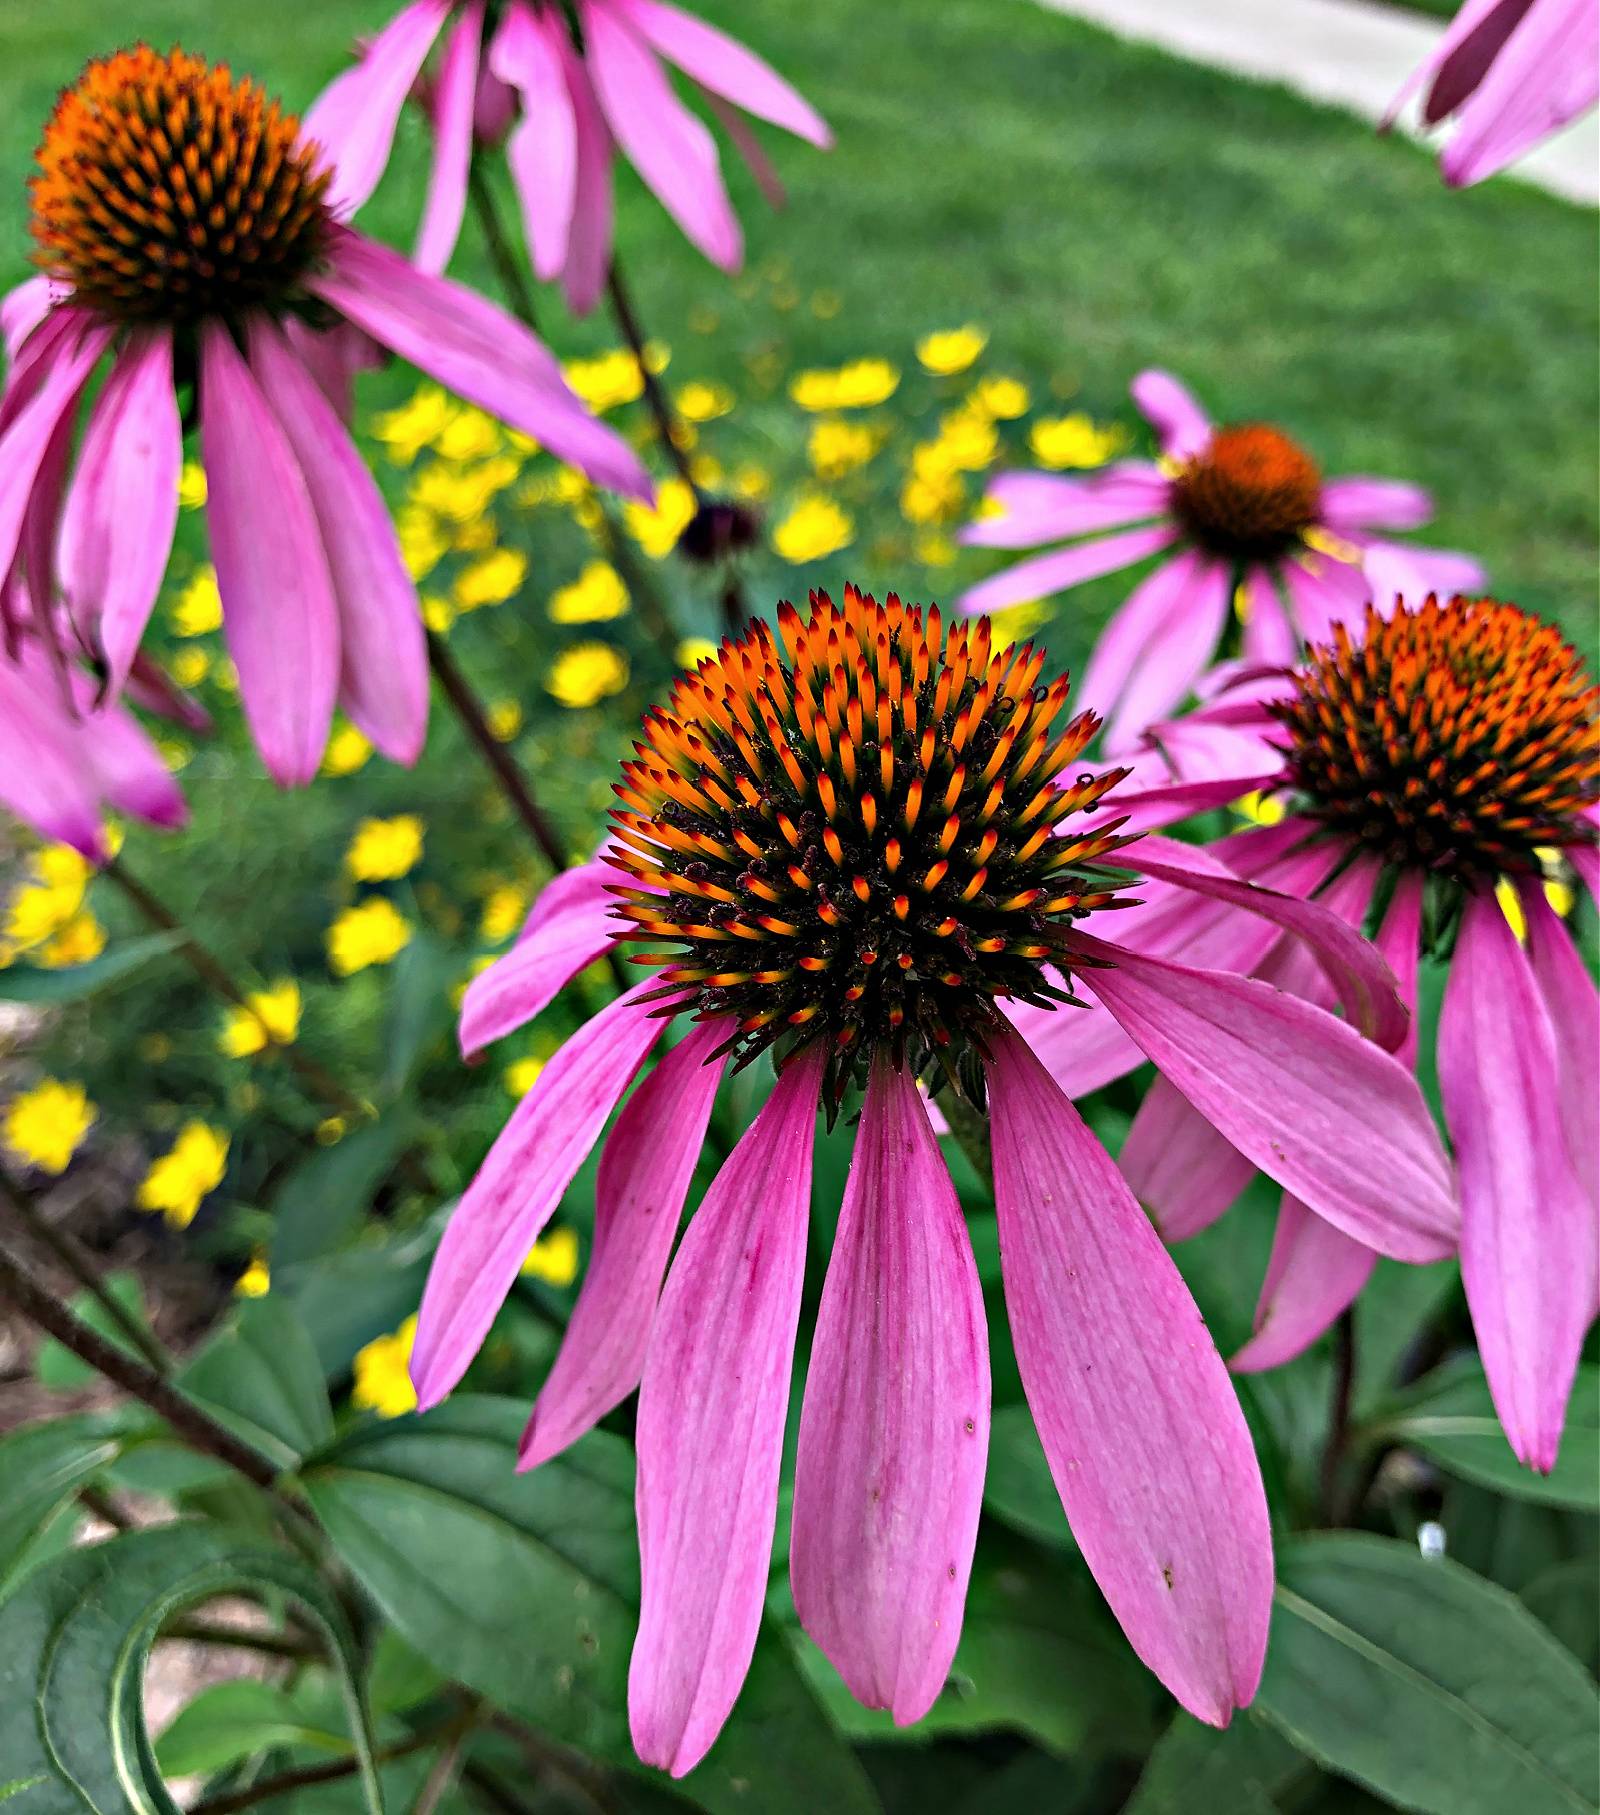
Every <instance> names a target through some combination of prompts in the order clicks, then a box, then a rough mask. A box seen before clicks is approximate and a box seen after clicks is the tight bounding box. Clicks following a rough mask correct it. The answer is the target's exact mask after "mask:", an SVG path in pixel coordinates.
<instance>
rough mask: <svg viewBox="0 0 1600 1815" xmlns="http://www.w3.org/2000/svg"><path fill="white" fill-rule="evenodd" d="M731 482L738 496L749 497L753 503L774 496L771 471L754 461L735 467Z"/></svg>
mask: <svg viewBox="0 0 1600 1815" xmlns="http://www.w3.org/2000/svg"><path fill="white" fill-rule="evenodd" d="M729 484H731V485H732V487H733V489H734V492H735V494H736V495H737V496H738V497H741V498H745V499H748V500H749V501H750V502H751V503H752V504H759V503H760V502H761V500H762V499H763V498H770V497H771V496H772V475H771V473H769V472H768V471H767V469H766V468H765V467H764V466H757V465H755V464H754V463H753V462H747V463H746V464H745V465H744V466H738V467H735V468H734V470H733V476H732V478H731V479H730V480H729Z"/></svg>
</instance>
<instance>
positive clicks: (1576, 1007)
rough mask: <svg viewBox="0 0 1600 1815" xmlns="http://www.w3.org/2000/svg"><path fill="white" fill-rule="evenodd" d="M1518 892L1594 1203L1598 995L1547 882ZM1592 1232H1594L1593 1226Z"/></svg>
mask: <svg viewBox="0 0 1600 1815" xmlns="http://www.w3.org/2000/svg"><path fill="white" fill-rule="evenodd" d="M1519 893H1520V894H1521V897H1522V911H1523V914H1524V915H1525V916H1526V918H1527V923H1528V963H1529V964H1530V965H1531V966H1532V967H1533V978H1534V982H1535V983H1537V984H1538V986H1539V994H1540V996H1541V997H1542V998H1543V1000H1544V1005H1545V1009H1546V1012H1547V1013H1548V1014H1549V1016H1550V1026H1551V1029H1552V1031H1553V1032H1554V1034H1555V1038H1556V1063H1557V1065H1558V1067H1559V1069H1560V1074H1561V1081H1560V1094H1561V1123H1562V1126H1563V1128H1565V1130H1566V1135H1567V1152H1568V1153H1569V1154H1570V1155H1571V1156H1572V1163H1573V1166H1574V1168H1575V1169H1576V1171H1577V1174H1578V1177H1579V1179H1580V1181H1581V1182H1582V1184H1583V1188H1584V1190H1585V1192H1586V1193H1587V1194H1588V1197H1589V1201H1590V1203H1591V1204H1593V1203H1594V1201H1595V1196H1596V1187H1597V1179H1596V1168H1597V1165H1600V995H1597V993H1596V990H1595V982H1594V978H1593V977H1591V976H1590V974H1589V967H1588V965H1586V964H1585V963H1584V961H1583V954H1582V953H1581V952H1580V951H1579V950H1578V944H1577V941H1576V939H1575V938H1574V937H1573V935H1572V932H1571V930H1570V929H1569V928H1568V927H1566V926H1564V925H1563V924H1562V921H1561V917H1560V915H1559V914H1557V913H1556V911H1555V909H1554V908H1553V907H1551V905H1550V903H1549V900H1548V899H1547V898H1546V896H1545V892H1544V884H1543V882H1542V881H1540V880H1537V879H1535V878H1531V877H1530V878H1528V879H1527V880H1525V881H1524V883H1523V884H1522V887H1521V889H1520V891H1519ZM1591 1229H1596V1226H1595V1225H1594V1224H1593V1223H1591ZM1596 1233H1597V1234H1600V1229H1596Z"/></svg>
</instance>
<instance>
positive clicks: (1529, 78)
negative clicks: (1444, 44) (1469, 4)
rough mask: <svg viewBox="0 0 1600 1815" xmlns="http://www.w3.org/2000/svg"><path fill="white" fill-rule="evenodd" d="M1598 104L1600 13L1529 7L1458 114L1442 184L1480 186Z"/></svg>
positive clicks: (1579, 5) (1578, 7) (1558, 3)
mask: <svg viewBox="0 0 1600 1815" xmlns="http://www.w3.org/2000/svg"><path fill="white" fill-rule="evenodd" d="M1445 74H1446V72H1445V71H1443V70H1441V72H1440V84H1442V83H1443V81H1444V78H1445ZM1446 98H1449V97H1446ZM1597 98H1600V9H1596V8H1595V7H1594V6H1593V5H1590V4H1588V0H1543V4H1535V5H1532V6H1529V8H1528V9H1527V11H1526V13H1525V14H1524V15H1523V17H1522V18H1521V19H1520V20H1519V21H1517V23H1516V24H1515V26H1514V29H1513V30H1512V31H1511V32H1510V34H1509V35H1508V36H1507V38H1506V41H1505V44H1504V46H1503V47H1502V48H1501V49H1500V51H1499V54H1498V55H1496V56H1495V57H1494V58H1493V61H1492V62H1491V63H1490V65H1489V68H1488V70H1487V71H1486V73H1485V74H1484V76H1483V79H1482V80H1481V81H1480V82H1479V83H1478V84H1477V85H1476V87H1475V88H1474V89H1473V90H1472V93H1471V94H1470V96H1469V97H1468V98H1467V99H1466V101H1465V102H1464V104H1463V105H1462V107H1461V108H1460V112H1459V115H1458V129H1457V131H1456V134H1455V136H1454V137H1453V138H1452V139H1451V140H1450V142H1449V143H1448V144H1447V145H1446V146H1445V148H1444V151H1443V153H1442V154H1441V155H1440V158H1439V168H1440V170H1441V171H1442V172H1443V174H1444V180H1445V181H1446V182H1447V183H1450V184H1453V185H1457V186H1465V185H1467V184H1471V183H1478V182H1482V180H1483V179H1484V178H1485V177H1486V176H1492V175H1493V174H1494V172H1495V171H1497V170H1503V169H1504V168H1505V166H1506V165H1507V164H1509V163H1511V162H1513V161H1514V160H1515V159H1516V158H1518V157H1520V156H1521V155H1522V153H1523V152H1525V151H1527V150H1529V149H1531V148H1532V147H1533V146H1534V145H1536V144H1538V143H1539V141H1540V140H1541V139H1544V138H1547V137H1548V136H1549V135H1550V134H1551V133H1553V132H1555V131H1556V130H1557V129H1558V128H1559V127H1561V126H1564V125H1565V124H1566V123H1567V121H1568V120H1571V119H1575V118H1576V117H1577V116H1578V115H1579V114H1580V113H1586V112H1587V111H1588V110H1589V108H1591V107H1593V106H1594V104H1595V101H1596V99H1597Z"/></svg>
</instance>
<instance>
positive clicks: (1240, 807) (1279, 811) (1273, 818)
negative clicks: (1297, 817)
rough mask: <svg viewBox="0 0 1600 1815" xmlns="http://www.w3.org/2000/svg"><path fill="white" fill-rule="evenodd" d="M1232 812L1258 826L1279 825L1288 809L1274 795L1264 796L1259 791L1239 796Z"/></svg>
mask: <svg viewBox="0 0 1600 1815" xmlns="http://www.w3.org/2000/svg"><path fill="white" fill-rule="evenodd" d="M1233 810H1234V812H1236V813H1240V814H1242V815H1243V816H1244V817H1245V818H1246V819H1251V820H1254V821H1255V823H1256V824H1257V825H1258V826H1275V825H1279V824H1281V823H1282V821H1283V819H1284V816H1285V815H1286V814H1287V812H1288V808H1287V807H1286V806H1285V805H1284V804H1283V802H1282V801H1281V800H1280V799H1279V798H1278V796H1277V795H1276V794H1264V793H1262V792H1261V790H1260V789H1257V790H1256V791H1255V792H1254V793H1252V794H1245V795H1243V796H1241V797H1240V798H1239V799H1238V800H1236V801H1235V802H1234V804H1233Z"/></svg>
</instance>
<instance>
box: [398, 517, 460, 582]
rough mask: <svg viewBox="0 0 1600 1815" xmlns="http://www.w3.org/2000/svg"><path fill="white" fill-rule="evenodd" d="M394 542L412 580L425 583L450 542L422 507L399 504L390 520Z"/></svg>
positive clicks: (434, 518)
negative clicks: (392, 523)
mask: <svg viewBox="0 0 1600 1815" xmlns="http://www.w3.org/2000/svg"><path fill="white" fill-rule="evenodd" d="M394 533H395V539H396V541H398V543H399V544H400V558H401V560H403V561H404V562H405V564H406V572H407V573H408V574H410V575H411V577H412V579H413V580H425V579H427V577H428V575H429V574H431V573H432V572H433V570H434V568H436V567H437V566H438V565H439V563H440V561H441V560H443V558H444V554H445V551H446V549H448V548H449V546H450V538H449V537H448V536H446V535H445V533H444V531H443V530H442V529H441V528H440V527H439V520H438V518H437V517H435V516H434V514H433V512H432V511H431V510H429V509H428V508H427V507H426V506H425V505H421V504H402V505H401V506H400V508H399V510H397V511H396V512H395V517H394Z"/></svg>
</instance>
